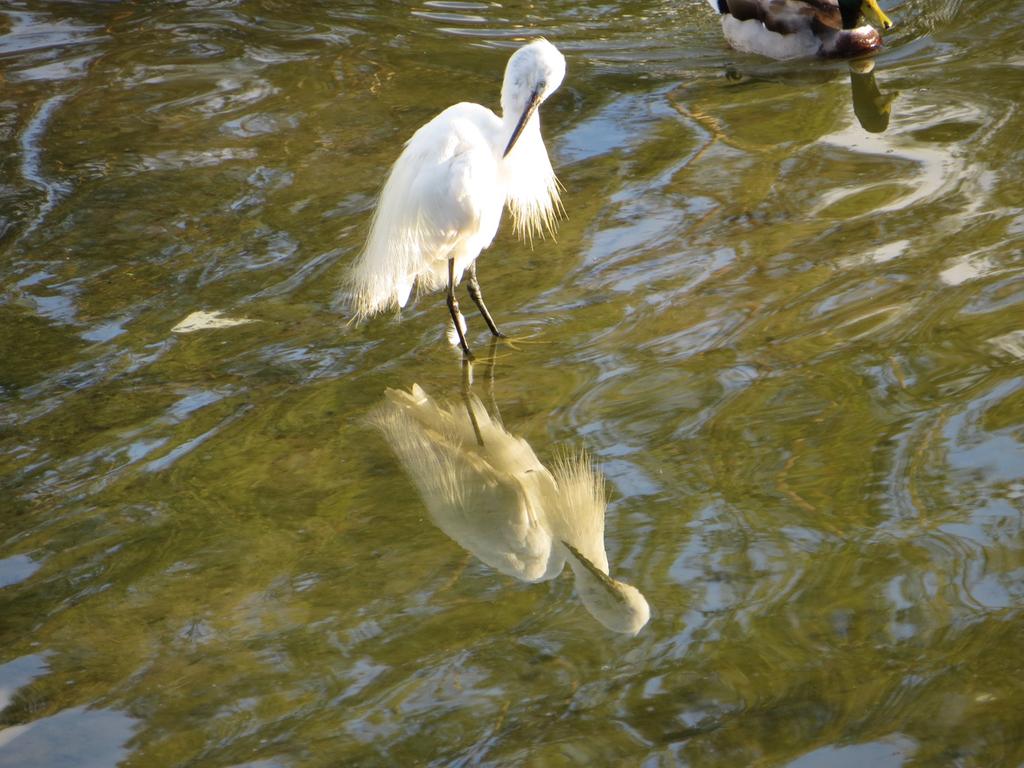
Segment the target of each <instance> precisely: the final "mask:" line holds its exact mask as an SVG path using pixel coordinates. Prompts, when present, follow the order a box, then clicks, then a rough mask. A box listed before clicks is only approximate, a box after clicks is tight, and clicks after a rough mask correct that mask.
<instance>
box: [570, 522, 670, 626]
mask: <svg viewBox="0 0 1024 768" xmlns="http://www.w3.org/2000/svg"><path fill="white" fill-rule="evenodd" d="M563 543H564V544H565V547H566V549H568V550H569V553H570V554H571V555H572V558H571V559H570V560H569V566H570V567H571V568H572V572H573V574H574V575H575V576H576V591H577V592H578V593H579V596H580V600H581V601H582V602H583V605H584V607H585V608H586V609H587V610H588V611H590V615H591V616H593V617H594V618H595V619H597V620H598V621H600V622H601V623H602V624H604V625H605V626H606V627H608V629H610V630H612V631H613V632H622V633H624V634H627V635H635V634H636V633H637V632H639V631H640V630H641V629H643V627H644V625H645V624H646V623H647V621H648V619H650V618H651V606H650V605H648V604H647V598H645V597H644V596H643V594H642V593H641V592H640V590H639V589H637V588H636V587H634V586H632V585H630V584H624V583H623V582H621V581H616V580H615V579H613V578H612V577H611V576H609V575H608V574H607V573H605V572H604V571H603V570H602V569H600V568H598V567H597V566H596V565H594V563H592V562H591V561H590V560H588V559H587V558H586V557H585V556H584V555H583V554H581V553H580V551H579V550H578V549H576V547H574V546H572V545H571V544H569V543H567V542H563Z"/></svg>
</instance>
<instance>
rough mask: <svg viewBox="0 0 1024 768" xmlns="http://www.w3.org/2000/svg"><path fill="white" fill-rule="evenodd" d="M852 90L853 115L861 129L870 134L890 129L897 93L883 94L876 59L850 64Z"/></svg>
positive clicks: (861, 60) (859, 60)
mask: <svg viewBox="0 0 1024 768" xmlns="http://www.w3.org/2000/svg"><path fill="white" fill-rule="evenodd" d="M850 89H851V90H852V92H853V113H854V114H855V115H856V116H857V120H858V122H860V125H861V128H863V129H864V130H865V131H868V132H869V133H882V132H883V131H884V130H885V129H886V128H888V127H889V117H890V114H891V112H892V102H893V101H894V100H895V99H896V97H897V96H898V95H899V94H898V93H896V92H889V93H882V91H881V90H880V89H879V87H878V83H877V82H876V81H875V61H874V59H858V60H856V61H851V62H850Z"/></svg>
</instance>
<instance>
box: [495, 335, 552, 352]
mask: <svg viewBox="0 0 1024 768" xmlns="http://www.w3.org/2000/svg"><path fill="white" fill-rule="evenodd" d="M538 336H540V333H539V332H536V333H527V334H524V335H522V336H507V335H505V334H502V335H501V337H500V339H501V343H502V344H503V345H505V346H508V347H511V348H512V349H515V350H520V347H521V346H529V345H530V344H550V343H551V342H550V341H547V340H545V339H540V338H537V337H538ZM520 351H521V350H520Z"/></svg>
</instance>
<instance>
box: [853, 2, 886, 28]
mask: <svg viewBox="0 0 1024 768" xmlns="http://www.w3.org/2000/svg"><path fill="white" fill-rule="evenodd" d="M861 8H862V9H863V11H864V15H865V16H867V17H868V18H869V19H874V21H875V22H877V23H878V24H879V26H881V27H882V29H883V30H886V29H892V20H891V19H890V18H889V17H888V16H886V15H885V11H883V10H882V9H881V8H880V7H879V6H878V0H864V2H863V4H862V5H861Z"/></svg>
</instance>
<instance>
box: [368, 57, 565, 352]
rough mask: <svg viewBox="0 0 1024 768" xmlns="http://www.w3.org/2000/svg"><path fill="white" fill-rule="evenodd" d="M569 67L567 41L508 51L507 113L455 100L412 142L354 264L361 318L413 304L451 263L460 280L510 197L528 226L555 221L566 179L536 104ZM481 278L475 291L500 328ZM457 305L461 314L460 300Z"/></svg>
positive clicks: (439, 282)
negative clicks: (414, 294) (563, 47)
mask: <svg viewBox="0 0 1024 768" xmlns="http://www.w3.org/2000/svg"><path fill="white" fill-rule="evenodd" d="M564 76H565V59H564V58H563V57H562V54H561V53H559V51H558V49H557V48H555V46H553V45H552V44H551V43H549V42H547V41H546V40H535V41H534V42H532V43H530V44H528V45H525V46H523V47H522V48H520V49H519V50H517V51H516V52H515V53H514V54H512V56H511V58H510V59H509V61H508V65H507V66H506V68H505V78H504V82H503V84H502V88H501V108H502V115H501V117H498V116H497V115H495V114H494V113H493V112H492V111H491V110H489V109H487V108H486V107H482V106H480V105H479V104H470V103H461V104H456V105H454V106H452V107H449V108H448V109H446V110H444V111H443V112H442V113H441V114H439V115H438V116H437V117H435V118H434V119H433V120H431V121H430V122H429V123H427V124H426V125H424V126H423V127H421V128H420V129H419V130H418V131H416V133H415V134H413V136H412V138H411V139H409V141H408V142H406V145H405V149H404V150H403V152H402V154H401V155H400V156H399V158H398V160H397V161H395V164H394V166H393V167H392V169H391V173H390V175H389V176H388V180H387V182H386V183H385V185H384V189H383V191H382V192H381V195H380V200H379V202H378V204H377V208H376V211H375V213H374V217H373V223H372V225H371V228H370V235H369V238H368V239H367V242H366V247H365V248H364V249H363V251H362V253H361V254H360V255H359V257H358V258H357V259H356V262H355V264H354V266H353V267H352V271H351V275H350V278H349V283H350V289H351V295H352V304H353V311H354V313H355V317H356V318H357V319H362V318H366V317H369V316H371V315H374V314H377V313H379V312H383V311H386V310H389V309H398V308H400V307H403V306H405V304H406V302H407V301H408V299H409V295H410V293H411V291H412V289H413V287H416V289H417V290H418V291H420V292H424V291H433V290H437V289H439V288H441V287H444V286H445V285H447V284H448V283H449V279H450V274H449V270H451V280H452V282H453V283H455V284H457V283H458V282H459V280H461V278H462V274H463V272H464V271H465V270H466V269H470V268H471V267H472V266H473V262H474V261H475V260H476V258H477V256H478V255H479V254H480V251H482V250H483V249H484V248H486V247H488V246H489V245H490V244H491V241H492V240H493V239H494V235H495V233H496V232H497V231H498V223H499V221H500V219H501V213H502V209H503V208H504V207H505V206H506V205H507V206H508V207H509V209H510V211H511V213H512V219H513V225H514V228H515V231H516V233H517V234H519V235H520V236H522V237H532V236H533V235H538V234H541V233H543V232H544V231H545V230H553V228H554V222H555V218H556V216H557V214H558V212H559V210H560V203H559V197H558V182H557V180H556V179H555V174H554V171H553V170H552V168H551V162H550V160H549V159H548V154H547V150H546V149H545V147H544V141H543V139H542V138H541V132H540V118H539V115H538V112H537V108H538V107H539V105H540V104H541V103H542V102H543V101H544V100H545V99H546V98H547V97H548V96H550V95H551V94H552V93H553V92H554V91H555V90H556V89H557V88H558V86H559V85H560V84H561V82H562V79H563V77H564ZM449 262H451V264H449ZM472 276H473V273H471V277H472ZM474 283H475V280H471V283H470V289H471V290H470V294H471V296H473V298H474V300H475V301H476V302H477V304H478V305H479V306H480V308H481V313H482V314H484V317H485V319H487V320H488V325H489V326H491V330H492V332H495V334H496V335H497V329H496V328H494V327H493V323H492V322H491V321H490V318H489V315H488V314H487V312H486V308H485V307H484V306H483V305H482V301H481V300H480V299H479V296H478V294H479V288H478V287H477V288H476V289H475V290H474ZM449 290H451V286H450V287H449ZM449 307H450V308H451V301H449ZM451 311H452V315H453V319H454V318H455V316H456V315H457V314H458V305H457V302H456V304H455V308H454V309H452V310H451ZM460 336H461V334H460ZM460 341H461V342H464V337H463V338H460ZM463 347H464V348H465V349H466V350H467V351H468V347H465V344H464V343H463Z"/></svg>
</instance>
